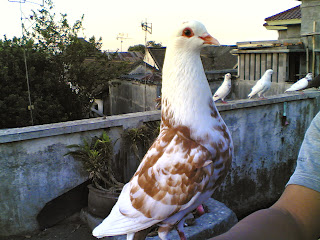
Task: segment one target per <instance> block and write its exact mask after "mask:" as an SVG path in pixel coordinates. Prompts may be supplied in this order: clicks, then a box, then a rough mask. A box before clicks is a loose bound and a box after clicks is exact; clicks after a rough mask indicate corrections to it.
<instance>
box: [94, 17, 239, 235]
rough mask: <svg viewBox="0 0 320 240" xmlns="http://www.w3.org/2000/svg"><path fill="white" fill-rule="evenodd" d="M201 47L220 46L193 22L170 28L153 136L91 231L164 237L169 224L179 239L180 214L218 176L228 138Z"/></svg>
mask: <svg viewBox="0 0 320 240" xmlns="http://www.w3.org/2000/svg"><path fill="white" fill-rule="evenodd" d="M208 44H213V45H218V44H219V43H218V41H217V40H216V39H214V38H213V37H212V36H211V35H209V33H208V32H207V30H206V28H205V26H204V25H203V24H201V23H200V22H198V21H188V22H184V23H183V24H182V25H180V26H179V28H178V29H177V30H176V31H175V34H174V36H173V38H172V39H171V42H170V44H169V46H168V47H167V49H166V55H165V61H164V67H163V75H162V98H161V126H160V133H159V136H158V137H157V138H156V140H155V142H154V143H153V144H152V146H151V147H150V149H149V150H148V152H147V153H146V155H145V156H144V158H143V160H142V162H141V164H140V165H139V167H138V169H137V171H136V172H135V174H134V176H133V177H132V179H131V180H130V182H129V183H127V184H126V185H125V186H124V188H123V190H122V192H121V194H120V196H119V199H118V201H117V203H116V204H115V206H114V207H113V209H112V211H111V213H110V215H109V216H108V217H107V218H106V219H105V220H104V221H103V222H102V223H101V224H100V225H98V226H97V227H96V228H95V229H94V230H93V235H94V236H96V237H98V238H101V237H104V236H114V235H122V234H127V239H145V235H144V236H143V237H142V236H141V235H143V232H147V231H148V228H150V227H151V226H153V225H158V226H159V229H158V235H159V237H160V239H162V240H166V239H168V238H167V234H168V233H169V231H170V230H171V229H173V228H176V229H177V231H178V233H179V236H180V238H181V239H186V237H185V234H184V231H183V225H184V220H185V218H186V216H187V215H188V214H189V213H190V212H191V211H193V210H194V209H196V208H197V207H198V206H200V205H201V204H202V203H203V202H204V201H206V200H207V199H208V198H210V197H211V195H212V193H213V192H214V190H215V189H216V188H217V187H218V186H219V185H220V183H221V182H222V180H223V179H224V177H225V175H226V173H227V171H228V169H229V167H230V164H231V161H232V157H233V143H232V139H231V135H230V132H229V130H228V128H227V126H226V124H225V123H224V121H223V119H222V118H221V116H220V114H219V112H218V110H217V109H216V107H215V105H214V102H213V99H212V93H211V91H210V88H209V84H208V81H207V78H206V75H205V73H204V70H203V66H202V62H201V59H200V50H201V48H202V47H203V46H205V45H208ZM139 234H141V235H140V236H139V237H137V236H138V235H139Z"/></svg>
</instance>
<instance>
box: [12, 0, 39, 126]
mask: <svg viewBox="0 0 320 240" xmlns="http://www.w3.org/2000/svg"><path fill="white" fill-rule="evenodd" d="M8 1H9V2H17V3H20V20H21V33H22V39H23V40H25V37H24V30H23V29H24V22H23V19H25V20H26V19H28V18H26V17H25V18H23V16H24V13H23V11H22V3H26V2H28V3H32V4H37V5H40V6H41V7H43V6H44V0H42V4H39V3H36V2H31V1H27V0H8ZM31 26H32V25H31ZM23 59H24V66H25V69H26V81H27V89H28V100H29V106H28V110H29V111H30V118H31V125H34V121H33V112H32V110H33V109H34V106H33V105H32V101H31V93H30V84H29V73H28V64H27V54H26V49H25V47H24V45H23Z"/></svg>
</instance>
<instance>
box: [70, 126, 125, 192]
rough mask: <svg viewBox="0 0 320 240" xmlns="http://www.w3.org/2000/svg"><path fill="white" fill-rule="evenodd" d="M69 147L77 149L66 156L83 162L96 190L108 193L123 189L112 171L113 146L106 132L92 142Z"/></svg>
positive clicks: (85, 141)
mask: <svg viewBox="0 0 320 240" xmlns="http://www.w3.org/2000/svg"><path fill="white" fill-rule="evenodd" d="M67 147H68V148H76V150H74V151H69V152H68V153H67V154H66V155H71V156H72V157H74V159H76V160H78V161H81V162H82V164H83V167H84V168H85V170H86V171H87V172H88V173H89V178H90V179H91V180H92V184H93V185H94V186H95V187H96V188H99V189H102V190H108V191H118V190H119V189H122V187H123V183H120V182H119V181H118V180H117V179H116V178H115V177H114V172H113V170H112V166H113V164H112V158H113V145H112V141H111V139H110V138H109V136H108V134H107V133H106V132H105V131H104V132H103V133H102V135H101V136H100V137H93V138H92V139H91V141H90V142H89V141H87V140H83V144H74V145H69V146H67Z"/></svg>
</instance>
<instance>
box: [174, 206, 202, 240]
mask: <svg viewBox="0 0 320 240" xmlns="http://www.w3.org/2000/svg"><path fill="white" fill-rule="evenodd" d="M200 206H201V207H202V205H200ZM200 206H199V207H200ZM185 219H186V217H185V218H183V219H182V220H181V221H180V222H179V223H178V225H177V232H178V234H179V237H180V239H181V240H187V237H186V235H185V234H184V231H183V225H184V221H185Z"/></svg>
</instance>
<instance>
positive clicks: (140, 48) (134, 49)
mask: <svg viewBox="0 0 320 240" xmlns="http://www.w3.org/2000/svg"><path fill="white" fill-rule="evenodd" d="M128 51H129V52H142V53H145V46H144V45H143V44H138V45H134V46H130V47H129V48H128Z"/></svg>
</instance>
